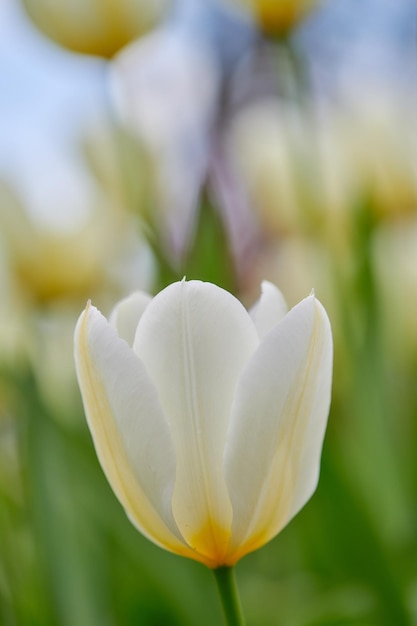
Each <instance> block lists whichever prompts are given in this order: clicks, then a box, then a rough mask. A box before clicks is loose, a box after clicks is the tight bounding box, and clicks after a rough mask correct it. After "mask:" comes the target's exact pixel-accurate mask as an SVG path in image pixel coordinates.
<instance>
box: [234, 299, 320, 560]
mask: <svg viewBox="0 0 417 626" xmlns="http://www.w3.org/2000/svg"><path fill="white" fill-rule="evenodd" d="M331 372H332V338H331V330H330V323H329V320H328V317H327V315H326V312H325V310H324V308H323V307H322V306H321V304H320V303H319V302H318V301H317V300H315V298H314V296H313V295H312V296H310V297H308V298H306V299H305V300H303V301H302V302H300V303H299V304H298V305H297V306H296V307H294V308H293V309H292V310H291V311H290V312H289V313H288V314H287V315H286V316H285V317H284V318H283V319H282V320H281V322H280V323H279V324H278V325H277V326H276V327H275V328H273V329H272V330H271V331H270V332H269V333H268V334H267V335H266V336H265V337H264V339H263V341H262V342H261V344H260V346H259V348H258V350H257V351H256V352H255V354H254V355H253V357H252V359H251V360H250V362H249V364H248V366H247V367H246V369H245V371H244V373H243V374H242V376H241V378H240V380H239V383H238V387H237V391H236V400H235V403H234V406H233V412H232V417H231V423H230V430H229V432H228V435H227V444H226V449H225V473H226V482H227V486H228V489H229V493H230V497H231V500H232V507H233V529H232V538H231V544H230V551H229V564H233V563H234V562H236V561H237V560H238V559H239V558H241V557H242V556H243V555H244V554H247V553H248V552H251V551H252V550H255V549H256V548H258V547H260V546H262V545H263V544H264V543H266V542H267V541H269V540H270V539H272V537H274V536H275V535H276V534H277V533H278V532H279V531H280V530H281V529H282V528H283V527H284V526H285V525H286V524H287V523H288V522H289V520H290V519H291V518H292V517H293V516H294V515H295V514H296V513H297V512H298V511H299V509H300V508H301V507H302V506H303V505H304V504H305V502H306V501H307V500H308V499H309V498H310V496H311V495H312V493H313V491H314V490H315V487H316V484H317V480H318V475H319V465H320V454H321V448H322V443H323V438H324V432H325V427H326V422H327V416H328V411H329V404H330V390H331Z"/></svg>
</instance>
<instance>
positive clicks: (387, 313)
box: [373, 218, 417, 367]
mask: <svg viewBox="0 0 417 626" xmlns="http://www.w3.org/2000/svg"><path fill="white" fill-rule="evenodd" d="M373 266H374V271H375V275H376V282H377V286H378V296H379V304H380V306H379V310H380V315H381V319H382V322H383V324H384V330H385V333H384V338H385V340H386V343H387V347H388V350H389V352H390V354H392V355H393V356H394V359H395V362H397V363H398V362H399V363H402V364H406V365H409V364H410V362H411V363H412V365H413V367H415V366H416V364H417V360H416V356H417V316H416V307H417V219H416V218H414V219H413V220H404V221H403V222H398V223H397V224H392V223H386V224H383V225H380V227H379V228H378V229H377V230H376V231H375V233H374V240H373Z"/></svg>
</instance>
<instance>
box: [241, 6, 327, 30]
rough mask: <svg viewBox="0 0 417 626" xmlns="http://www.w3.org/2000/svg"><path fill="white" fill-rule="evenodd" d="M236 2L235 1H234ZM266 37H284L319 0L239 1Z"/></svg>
mask: <svg viewBox="0 0 417 626" xmlns="http://www.w3.org/2000/svg"><path fill="white" fill-rule="evenodd" d="M235 1H236V0H235ZM239 2H240V4H242V5H244V6H245V8H248V9H249V11H250V12H251V13H252V15H253V18H254V20H255V22H256V23H257V24H259V28H260V29H261V30H262V31H263V32H264V33H265V34H267V35H270V36H274V35H278V36H279V35H285V34H286V33H288V32H289V31H290V30H291V29H293V28H294V27H295V26H296V25H297V24H298V23H299V22H300V21H301V20H302V19H304V18H305V17H306V16H307V15H308V14H309V13H310V12H311V11H312V10H313V9H314V7H315V6H317V5H318V4H319V2H320V0H239Z"/></svg>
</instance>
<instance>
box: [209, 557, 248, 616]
mask: <svg viewBox="0 0 417 626" xmlns="http://www.w3.org/2000/svg"><path fill="white" fill-rule="evenodd" d="M213 574H214V577H215V579H216V583H217V588H218V590H219V594H220V597H221V600H222V605H223V611H224V615H225V618H226V624H227V626H245V620H244V618H243V613H242V607H241V605H240V599H239V593H238V590H237V586H236V578H235V569H234V567H218V568H217V569H214V570H213Z"/></svg>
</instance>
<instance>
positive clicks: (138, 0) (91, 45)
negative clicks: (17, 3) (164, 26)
mask: <svg viewBox="0 0 417 626" xmlns="http://www.w3.org/2000/svg"><path fill="white" fill-rule="evenodd" d="M23 4H24V6H25V8H26V11H27V13H28V14H29V16H30V17H31V19H32V20H33V22H34V24H36V26H37V27H38V28H39V29H40V30H41V31H42V32H43V33H44V34H45V35H47V36H48V37H50V38H51V39H52V40H53V41H55V42H57V43H59V44H60V45H61V46H64V47H65V48H68V49H69V50H72V51H74V52H81V53H84V54H93V55H98V56H102V57H107V58H110V57H112V56H113V55H114V54H116V52H117V51H118V50H120V49H121V48H123V47H124V46H125V45H126V44H127V43H129V42H130V41H132V40H133V39H136V38H137V37H139V36H140V35H142V34H143V33H144V32H145V31H147V30H149V29H150V28H152V27H153V26H155V24H156V23H157V22H159V21H160V20H161V18H162V17H163V16H164V14H165V13H166V11H167V9H168V8H169V6H170V5H171V0H152V2H149V1H148V0H59V2H49V1H48V0H23Z"/></svg>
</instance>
